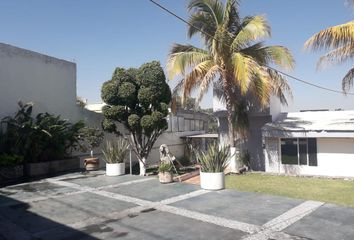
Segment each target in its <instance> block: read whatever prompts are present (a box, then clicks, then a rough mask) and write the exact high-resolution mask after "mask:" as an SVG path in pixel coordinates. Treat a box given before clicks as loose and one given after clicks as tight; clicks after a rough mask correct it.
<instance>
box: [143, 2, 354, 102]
mask: <svg viewBox="0 0 354 240" xmlns="http://www.w3.org/2000/svg"><path fill="white" fill-rule="evenodd" d="M149 1H150V2H151V3H153V4H154V5H156V6H157V7H159V8H160V9H162V10H164V11H165V12H167V13H169V14H170V15H172V16H173V17H175V18H177V19H178V20H180V21H182V22H184V23H185V24H187V25H189V26H191V27H192V28H194V29H196V30H198V31H199V32H201V33H203V34H205V35H207V36H208V37H210V38H212V39H213V40H215V41H217V42H219V40H217V39H215V37H214V36H212V35H211V34H209V33H207V32H205V31H203V30H202V29H200V28H198V27H196V26H194V25H193V24H191V23H189V22H188V21H187V20H185V19H184V18H182V17H180V16H178V15H177V14H176V13H174V12H172V11H171V10H169V9H167V8H166V7H164V6H163V5H161V4H159V3H157V2H156V1H154V0H149ZM222 44H224V43H222ZM226 46H228V47H231V46H230V45H226ZM266 67H268V68H270V69H272V70H274V71H276V72H278V73H280V74H282V75H284V76H286V77H289V78H292V79H294V80H295V81H298V82H301V83H304V84H307V85H310V86H312V87H316V88H319V89H322V90H326V91H329V92H334V93H340V94H344V95H353V96H354V93H350V92H348V93H346V92H343V91H339V90H335V89H330V88H327V87H322V86H320V85H317V84H313V83H310V82H308V81H305V80H302V79H300V78H297V77H294V76H292V75H290V74H288V73H285V72H282V71H280V70H278V69H275V68H273V67H270V66H266Z"/></svg>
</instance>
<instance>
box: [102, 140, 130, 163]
mask: <svg viewBox="0 0 354 240" xmlns="http://www.w3.org/2000/svg"><path fill="white" fill-rule="evenodd" d="M128 149H129V143H128V141H126V140H125V139H123V138H119V139H118V140H117V141H116V142H110V141H107V142H106V144H105V146H104V147H103V149H102V153H103V156H104V160H105V161H106V163H109V164H113V163H123V162H124V159H125V156H126V155H127V152H128Z"/></svg>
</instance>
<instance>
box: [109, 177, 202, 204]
mask: <svg viewBox="0 0 354 240" xmlns="http://www.w3.org/2000/svg"><path fill="white" fill-rule="evenodd" d="M199 189H200V187H199V186H195V185H190V184H185V183H177V182H176V183H169V184H161V183H160V182H159V181H158V179H157V178H156V180H151V181H147V182H141V183H136V184H132V185H128V186H120V187H117V188H107V189H105V190H106V191H108V192H113V193H119V194H123V195H127V196H131V197H135V198H140V199H144V200H149V201H161V200H164V199H167V198H171V197H174V196H178V195H182V194H186V193H189V192H193V191H196V190H199Z"/></svg>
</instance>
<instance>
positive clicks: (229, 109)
mask: <svg viewBox="0 0 354 240" xmlns="http://www.w3.org/2000/svg"><path fill="white" fill-rule="evenodd" d="M226 111H227V124H228V131H229V146H230V147H235V136H234V127H233V121H232V103H231V99H230V97H228V96H226Z"/></svg>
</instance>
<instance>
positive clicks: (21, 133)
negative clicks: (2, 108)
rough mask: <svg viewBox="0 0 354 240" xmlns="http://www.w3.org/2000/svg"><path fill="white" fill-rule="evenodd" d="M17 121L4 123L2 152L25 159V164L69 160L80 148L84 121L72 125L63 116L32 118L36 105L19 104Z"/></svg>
mask: <svg viewBox="0 0 354 240" xmlns="http://www.w3.org/2000/svg"><path fill="white" fill-rule="evenodd" d="M18 105H19V110H18V112H17V113H16V114H15V116H14V117H11V116H8V117H5V118H3V119H2V121H1V124H2V125H1V126H2V128H3V129H4V130H6V131H4V132H3V133H2V137H3V138H4V140H3V142H2V143H1V145H3V146H2V152H3V153H7V154H10V155H13V154H15V155H20V156H23V158H24V161H25V162H40V161H49V160H57V159H62V158H64V157H67V156H69V155H70V154H71V152H72V150H74V149H78V148H79V146H80V141H81V139H80V134H79V132H80V130H81V129H82V128H83V127H84V126H85V125H84V123H83V122H82V121H79V122H77V123H74V124H72V123H70V122H68V121H67V120H63V119H61V118H60V116H55V115H52V114H49V113H39V114H37V115H36V117H33V116H32V109H33V104H32V103H27V104H23V103H22V102H19V103H18Z"/></svg>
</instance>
